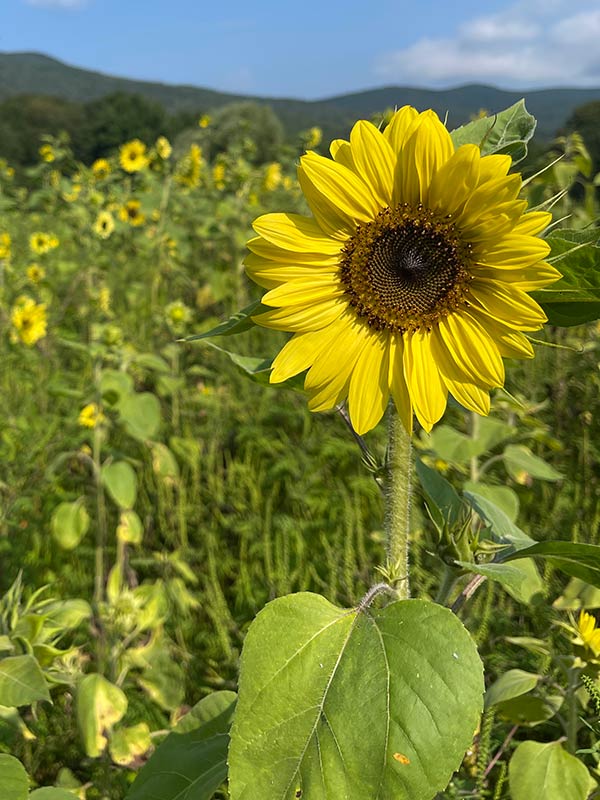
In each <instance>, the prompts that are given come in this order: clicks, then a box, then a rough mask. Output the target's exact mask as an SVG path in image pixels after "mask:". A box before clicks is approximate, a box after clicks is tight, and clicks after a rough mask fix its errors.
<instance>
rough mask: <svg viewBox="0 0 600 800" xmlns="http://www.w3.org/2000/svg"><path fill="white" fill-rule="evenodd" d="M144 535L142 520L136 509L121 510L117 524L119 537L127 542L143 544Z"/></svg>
mask: <svg viewBox="0 0 600 800" xmlns="http://www.w3.org/2000/svg"><path fill="white" fill-rule="evenodd" d="M143 535H144V526H143V525H142V520H141V519H140V518H139V517H138V515H137V514H136V513H135V511H131V510H128V511H121V515H120V517H119V524H118V525H117V538H118V539H119V541H121V542H127V544H141V543H142V537H143Z"/></svg>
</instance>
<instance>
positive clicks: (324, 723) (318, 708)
mask: <svg viewBox="0 0 600 800" xmlns="http://www.w3.org/2000/svg"><path fill="white" fill-rule="evenodd" d="M482 690H483V683H482V665H481V661H480V659H479V656H478V654H477V651H476V648H475V645H474V643H473V641H472V639H471V637H470V635H469V634H468V633H467V631H466V630H465V629H464V627H463V626H462V624H461V622H460V621H459V620H458V618H457V617H456V616H455V615H454V614H452V612H450V611H449V610H448V609H446V608H443V607H442V606H438V605H436V604H434V603H430V602H426V601H424V600H404V601H400V602H396V603H392V604H391V605H388V606H387V607H386V608H384V609H382V610H373V609H362V610H361V609H354V610H347V609H341V608H336V607H335V606H333V605H332V604H331V603H329V602H328V601H327V600H325V598H323V597H320V596H318V595H313V594H309V593H301V594H296V595H291V596H289V597H283V598H279V599H277V600H274V601H273V602H271V603H269V604H268V605H267V606H266V607H265V608H264V609H263V611H261V612H260V614H258V616H257V617H256V619H255V620H254V622H253V623H252V625H251V626H250V629H249V631H248V634H247V636H246V640H245V643H244V648H243V652H242V660H241V674H240V691H239V699H238V706H237V709H236V713H235V718H234V723H233V727H232V732H231V745H230V748H229V776H230V795H231V800H275V798H277V799H278V800H292V798H294V797H295V796H296V794H295V792H296V790H297V789H299V788H300V789H302V791H303V794H304V796H305V797H307V798H310V800H326V798H332V797H335V798H344V797H351V798H352V800H373V799H374V798H375V797H380V798H383V797H386V798H387V797H389V798H391V797H393V798H394V799H395V800H408V799H410V800H431V798H432V797H433V795H435V793H436V791H438V790H441V789H443V788H444V787H445V786H446V785H447V783H448V781H449V780H450V777H451V775H452V773H453V772H454V770H455V769H457V768H458V766H459V764H460V762H461V760H462V757H463V755H464V752H465V750H466V748H467V747H468V746H469V744H470V742H471V741H472V738H473V730H474V728H475V726H476V724H477V720H478V718H479V713H480V711H481V705H482V703H481V700H482Z"/></svg>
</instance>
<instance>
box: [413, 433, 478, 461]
mask: <svg viewBox="0 0 600 800" xmlns="http://www.w3.org/2000/svg"><path fill="white" fill-rule="evenodd" d="M424 444H425V446H426V447H427V449H428V450H433V452H434V453H435V454H436V455H437V456H438V457H439V458H441V459H442V461H448V462H450V463H451V464H458V465H461V464H466V463H467V462H468V461H470V459H471V456H472V455H473V448H474V441H473V439H471V438H470V437H469V436H465V434H464V433H461V432H460V431H457V430H456V429H455V428H452V427H451V426H450V425H438V426H437V427H436V428H434V429H433V431H432V432H431V433H430V434H429V435H428V436H427V437H424Z"/></svg>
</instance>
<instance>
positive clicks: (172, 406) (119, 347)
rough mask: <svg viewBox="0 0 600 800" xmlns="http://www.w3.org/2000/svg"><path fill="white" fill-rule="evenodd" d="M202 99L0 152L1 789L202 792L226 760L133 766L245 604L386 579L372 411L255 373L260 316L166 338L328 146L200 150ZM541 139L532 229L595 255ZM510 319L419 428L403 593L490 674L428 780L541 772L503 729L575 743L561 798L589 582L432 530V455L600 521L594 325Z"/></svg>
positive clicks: (500, 508)
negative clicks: (482, 409) (105, 133)
mask: <svg viewBox="0 0 600 800" xmlns="http://www.w3.org/2000/svg"><path fill="white" fill-rule="evenodd" d="M211 125H212V121H211V120H210V118H208V117H205V118H202V119H201V120H200V123H199V125H198V128H197V131H196V132H195V134H194V136H193V137H191V138H190V137H188V140H182V141H180V142H179V144H177V143H175V146H174V147H172V145H171V143H170V142H169V141H168V140H167V139H166V138H164V137H160V138H159V139H158V140H157V141H155V142H141V141H139V140H133V141H129V142H124V143H123V146H122V147H121V149H120V151H118V152H115V153H114V154H113V155H112V156H110V157H107V158H101V159H97V160H96V161H95V162H93V163H92V164H90V165H84V164H82V163H78V162H76V161H75V160H74V158H73V156H72V153H71V151H70V149H69V145H68V142H66V141H65V140H64V139H62V138H60V137H58V138H51V137H46V138H45V139H44V140H43V141H42V142H41V143H40V150H39V161H38V163H37V164H36V165H35V166H33V167H28V168H26V169H21V170H17V171H16V172H15V169H14V168H13V167H12V166H11V165H10V164H7V163H1V164H0V409H1V414H0V798H3V799H4V798H5V797H6V798H10V800H13V798H15V800H24V798H26V797H31V798H32V799H33V800H36V798H37V800H72V798H73V796H75V797H79V798H81V800H86V799H87V800H100V798H106V799H107V800H108V798H111V799H112V798H114V799H115V800H117V799H118V798H124V797H125V796H126V795H127V793H128V792H131V797H132V800H142V798H144V797H148V798H157V800H167V799H168V798H173V800H174V798H175V797H178V798H180V800H194V799H195V798H196V800H202V798H210V797H212V796H214V797H216V798H226V797H228V794H227V790H226V786H225V783H224V781H223V780H221V782H222V783H223V785H222V786H221V787H220V788H216V789H206V788H202V787H203V786H204V784H201V785H198V786H196V788H195V789H194V788H193V786H192V785H191V783H190V784H189V786H188V783H189V782H188V783H186V782H184V784H183V785H184V787H187V788H185V789H184V788H181V789H180V790H177V791H178V792H179V793H177V792H176V791H175V790H173V792H172V793H171V794H169V793H168V791H167V790H166V789H165V790H163V793H160V792H159V791H158V790H156V793H148V794H146V793H144V790H143V786H142V785H141V784H140V783H139V782H138V784H137V786H138V787H141V788H137V789H136V784H134V781H135V779H136V776H137V775H138V774H139V773H140V770H142V769H143V768H144V765H145V764H146V763H147V762H148V763H149V764H151V763H152V762H151V761H150V762H149V759H150V758H151V756H152V754H153V753H154V752H155V751H156V748H157V747H159V746H160V744H161V743H162V742H163V741H164V740H165V739H166V737H167V736H168V734H169V733H170V732H171V731H172V730H173V729H174V728H175V727H176V726H178V725H179V728H178V729H179V730H180V731H183V732H184V733H186V732H189V731H191V730H193V728H194V725H193V717H194V711H191V710H192V709H194V707H196V706H197V704H198V703H199V702H200V701H201V700H202V699H203V698H205V697H207V696H208V695H210V694H211V693H213V692H215V691H216V690H217V691H222V690H226V691H230V692H233V691H235V690H236V688H237V682H238V667H239V658H240V653H241V649H242V644H243V642H244V637H245V634H246V632H247V630H248V627H249V625H250V623H251V622H252V620H253V618H254V617H255V616H256V615H257V613H258V612H259V611H260V610H261V609H262V608H263V607H264V606H265V604H267V603H268V602H269V601H270V600H273V599H274V598H277V597H280V596H282V595H286V594H291V593H294V592H316V593H318V594H321V595H323V596H324V597H325V598H327V599H328V600H329V601H331V602H332V603H334V604H337V605H339V606H341V607H347V608H351V607H355V606H356V605H357V604H358V603H359V602H360V601H361V598H362V597H363V596H364V594H365V592H366V591H367V590H368V588H369V587H370V586H372V585H373V584H374V583H377V582H378V581H380V580H382V576H381V574H380V572H378V569H377V567H378V565H381V564H382V563H383V562H384V560H385V540H384V532H383V513H384V503H383V497H382V492H381V487H380V483H381V480H380V477H381V475H380V472H381V470H380V465H381V464H382V463H383V460H384V457H385V448H386V431H385V426H384V425H383V424H381V425H379V426H378V428H377V429H376V430H375V431H373V432H370V433H368V434H367V435H366V437H365V438H364V439H361V438H360V437H357V436H356V435H354V434H353V432H352V430H351V429H350V427H349V426H348V424H347V421H346V419H345V417H344V412H343V409H341V410H340V412H339V413H338V412H331V413H323V414H312V413H311V412H309V411H308V410H307V407H306V398H305V396H304V394H303V391H302V381H301V380H298V381H290V382H288V383H289V385H286V386H284V387H278V386H270V385H269V363H270V359H271V358H272V357H273V356H274V355H275V353H276V352H277V351H278V350H279V349H280V347H281V345H282V344H283V342H284V341H285V340H286V336H285V334H283V333H279V332H275V331H268V330H265V329H262V328H258V327H252V328H250V329H248V330H246V331H244V332H243V333H240V334H239V335H237V336H235V337H209V338H198V339H191V338H190V337H194V336H199V335H200V334H203V333H205V332H207V331H210V330H211V329H213V328H214V327H215V326H217V325H218V324H219V323H220V322H222V321H223V320H226V319H227V318H229V317H230V316H231V315H232V314H234V313H235V312H237V311H238V310H239V309H241V308H244V307H246V306H248V305H249V304H251V303H252V302H254V301H256V300H258V299H259V298H260V294H261V291H260V288H259V287H257V286H255V285H254V284H252V283H251V282H250V281H248V279H247V278H246V276H245V273H244V267H243V263H242V261H243V258H244V256H245V255H246V253H247V250H246V241H247V240H248V239H249V238H250V236H251V235H252V229H251V223H252V221H253V220H254V219H255V218H256V217H258V216H259V215H260V214H263V213H265V212H269V211H290V212H301V213H306V211H307V207H306V205H305V201H304V198H303V196H302V194H301V192H300V189H299V187H298V184H297V181H296V165H297V161H298V157H299V155H300V154H301V153H302V152H303V151H304V149H317V150H320V151H321V152H323V153H325V152H327V148H326V144H325V143H321V142H320V132H319V130H318V129H313V130H310V131H308V132H307V133H306V134H305V135H304V136H303V137H302V139H301V140H299V141H298V142H297V144H296V145H290V144H288V145H285V146H282V147H280V150H279V153H278V154H277V157H276V159H275V160H270V161H267V162H264V161H263V160H262V159H261V158H260V157H259V156H257V150H259V143H258V144H257V143H256V142H254V141H252V140H251V139H246V140H241V141H240V140H237V141H236V142H235V143H234V144H232V145H231V146H230V147H228V148H224V149H222V150H221V151H220V152H219V153H218V154H216V155H215V154H214V153H211V150H210V147H209V144H208V143H209V139H210V136H211ZM554 150H555V152H554V151H553V152H552V153H546V154H545V155H544V164H546V163H548V162H550V161H552V160H553V159H554V158H556V157H558V156H559V155H562V159H561V160H560V161H558V162H557V163H555V164H553V166H551V167H550V168H549V169H547V170H545V171H543V172H542V173H540V174H538V169H540V168H541V166H542V164H536V163H530V162H525V164H526V167H525V174H526V175H527V174H528V175H529V176H530V181H529V183H528V184H527V185H526V187H525V190H524V191H525V193H526V196H527V199H528V200H529V204H530V206H531V207H537V206H538V205H539V204H541V203H544V202H548V201H549V202H550V203H551V205H552V213H553V217H554V220H555V223H556V227H555V228H554V230H553V234H554V240H553V252H552V255H553V256H554V255H556V254H559V255H560V254H564V253H565V252H566V251H569V250H572V249H577V248H580V250H579V251H578V252H577V253H576V254H575V253H573V255H572V256H571V258H573V259H579V261H578V263H579V264H582V265H583V268H584V269H585V270H588V273H589V274H591V273H592V272H594V270H596V271H597V270H598V269H599V265H600V261H599V260H598V254H599V253H600V248H599V247H598V236H597V235H596V237H595V238H594V236H590V235H589V233H590V230H591V226H593V222H594V220H595V219H596V218H597V217H598V201H597V190H596V187H597V186H598V184H599V183H600V181H598V179H596V180H595V181H594V174H593V173H594V170H593V167H592V162H591V159H590V157H589V155H588V154H587V151H586V149H585V145H584V143H583V142H582V140H581V139H580V137H578V136H577V135H576V134H573V135H571V136H570V137H569V138H568V139H563V140H560V141H557V142H556V143H555V145H554ZM209 153H211V155H210V157H209ZM567 229H568V233H567V232H566V233H564V235H563V236H562V237H561V230H564V231H567ZM577 231H579V232H584V233H585V236H584V237H583V238H581V239H578V238H577V235H576V232H577ZM574 232H575V233H574ZM596 234H598V231H597V229H596ZM567 261H568V259H567ZM557 267H558V268H559V269H560V268H561V266H560V264H557ZM592 285H595V284H593V282H592ZM554 321H556V320H554ZM533 337H534V338H535V340H536V345H535V347H536V357H535V359H534V360H532V361H518V362H517V361H507V362H506V363H507V380H506V387H505V389H504V390H502V389H499V390H497V391H496V392H495V393H494V394H493V398H492V411H491V413H490V416H489V417H485V418H480V417H478V416H477V415H475V414H473V413H471V412H467V411H464V410H463V409H461V408H460V407H459V406H458V405H457V404H454V405H451V406H450V407H449V409H448V411H447V413H446V415H445V417H444V419H443V420H442V422H440V423H439V424H438V425H436V426H435V427H434V429H433V431H432V433H431V434H429V435H428V434H425V433H424V432H422V431H421V432H418V433H417V434H416V436H415V450H416V455H417V457H418V470H419V475H420V477H421V486H422V487H423V488H419V486H417V489H416V495H415V500H414V503H413V507H412V530H413V544H412V550H411V557H410V558H411V575H412V579H411V583H412V587H413V595H414V596H416V597H422V598H425V599H433V600H436V599H437V601H438V602H440V603H442V604H448V605H452V604H453V603H454V604H455V609H456V611H457V613H458V614H459V616H460V618H461V620H462V622H463V623H464V625H465V626H466V628H467V629H468V630H469V632H470V633H471V635H472V637H473V638H474V640H475V642H476V643H477V645H478V647H479V653H480V655H481V657H482V659H483V662H484V664H485V673H486V685H487V686H488V692H487V694H486V705H485V711H484V713H483V716H482V718H481V723H480V725H479V727H478V729H477V730H476V731H475V732H474V733H475V736H474V739H473V744H472V747H471V748H470V749H469V751H468V752H467V755H466V757H465V759H464V761H463V763H462V766H461V767H460V769H459V770H458V772H457V773H456V774H455V775H454V777H453V778H452V781H451V783H450V785H449V787H448V788H447V789H445V790H444V791H443V792H442V793H440V794H439V795H438V796H439V797H440V798H442V797H443V798H458V797H469V798H476V799H477V800H483V798H494V800H508V798H514V800H522V799H524V798H534V797H537V796H538V795H535V794H531V793H530V794H527V791H528V789H527V779H526V778H525V777H523V775H524V773H525V772H526V771H527V764H528V763H529V760H530V759H531V758H532V756H531V754H528V753H527V752H526V751H524V750H523V749H521V750H519V748H520V747H522V745H523V744H524V743H525V744H526V746H529V745H531V743H548V746H552V747H553V746H554V744H555V743H556V742H560V743H561V745H560V747H561V754H562V755H561V757H562V756H564V758H567V757H569V758H571V757H574V756H575V754H577V764H578V768H579V767H581V769H582V770H583V772H584V773H585V775H583V773H581V772H579V771H577V769H575V768H574V767H572V765H569V764H567V765H566V766H565V765H564V764H562V762H561V764H562V766H561V767H560V769H563V768H564V769H565V770H567V772H569V770H571V771H572V775H573V777H572V784H573V786H574V787H575V788H572V787H571V783H569V786H568V787H567V789H565V790H564V791H565V793H564V795H563V796H564V798H565V800H571V799H573V800H578V798H581V800H585V798H586V797H588V796H595V795H592V794H591V793H592V792H593V790H594V787H595V785H596V781H600V744H599V740H600V722H599V712H600V686H597V685H596V679H597V677H598V675H599V674H600V633H598V632H597V630H596V628H595V626H594V621H593V618H592V617H587V616H584V615H580V612H581V610H587V611H592V612H593V609H595V608H598V607H600V589H598V588H596V587H595V586H594V580H592V578H591V577H590V579H589V581H584V580H581V578H577V577H569V575H565V573H564V572H561V571H560V570H558V569H557V568H556V565H555V564H554V563H553V562H552V560H543V561H542V560H537V561H535V562H534V561H533V560H532V559H528V560H527V561H522V562H515V563H518V564H526V566H523V567H520V568H519V569H517V568H516V567H515V573H514V574H513V573H511V575H509V576H508V577H507V576H506V575H504V576H501V577H500V579H498V580H497V579H495V577H494V575H493V574H492V573H491V572H488V574H487V576H486V577H488V578H489V580H486V581H485V582H484V583H481V585H479V584H477V585H473V583H472V578H473V574H475V573H477V572H478V571H477V570H476V569H474V568H472V569H469V568H466V567H465V568H464V570H463V571H460V570H459V571H458V572H457V571H456V567H455V565H456V561H461V562H468V561H470V560H471V559H470V558H469V556H470V552H469V553H468V552H467V550H468V549H469V548H471V547H472V538H470V537H464V538H463V539H460V538H457V537H456V536H454V535H452V536H449V535H448V531H447V526H444V524H443V522H444V520H443V519H442V520H441V521H440V519H439V518H436V510H435V509H436V504H435V498H432V496H431V495H432V494H434V495H435V490H434V489H433V488H432V487H433V486H434V484H435V486H438V488H439V484H436V483H435V480H436V479H435V478H434V477H433V476H434V475H436V476H442V478H443V479H444V484H443V485H444V486H446V487H448V486H452V487H454V489H455V490H456V491H457V492H463V491H464V492H471V493H472V494H473V495H474V496H475V497H477V498H479V502H480V512H481V513H480V517H481V519H483V520H484V522H485V525H486V526H487V527H488V528H494V526H501V525H505V526H508V527H509V528H510V530H511V531H512V532H514V530H520V531H525V532H526V533H527V535H529V536H531V537H532V538H533V539H535V540H536V541H539V542H546V541H569V542H575V543H589V544H594V545H598V544H600V506H599V498H600V467H599V459H600V452H599V451H600V445H599V443H600V392H599V389H600V375H599V373H598V368H599V363H600V329H599V328H598V326H597V323H595V322H592V323H589V324H586V325H577V326H571V327H558V322H557V325H556V326H554V325H548V326H547V327H546V328H545V329H544V330H543V332H541V333H538V334H533ZM486 502H488V503H489V506H487V507H486V506H485V503H486ZM486 509H487V510H486ZM469 525H470V526H471V531H472V530H474V527H473V526H475V525H476V523H475V520H474V519H473V518H472V517H470V518H469ZM517 526H518V528H517ZM467 540H468V542H469V543H468V544H467V543H466V542H467ZM465 548H466V549H465ZM589 569H590V570H591V571H590V573H589V574H590V576H591V575H592V571H594V570H595V569H596V568H595V567H593V566H590V567H589ZM480 572H481V573H482V574H483V575H485V574H486V573H485V567H483V568H482V570H481V571H480ZM575 574H578V573H571V576H572V575H575ZM594 574H595V573H594ZM511 576H512V577H511ZM384 579H385V576H384ZM470 581H471V583H470ZM467 585H470V586H472V585H473V594H472V596H467V594H461V592H462V591H463V590H464V589H465V587H466V586H467ZM475 590H476V591H475ZM588 684H589V685H588ZM586 686H587V689H586ZM489 687H492V691H490V689H489ZM190 711H191V714H188V716H187V717H186V716H185V715H186V714H187V713H188V712H190ZM182 718H183V722H182V721H181V720H182ZM198 719H201V715H198ZM190 720H192V721H190ZM182 726H183V727H182ZM363 735H365V736H366V735H367V732H366V731H364V732H363ZM156 752H160V751H156ZM553 752H554V751H553ZM515 753H516V755H515V756H514V758H513V754H515ZM396 755H397V756H398V759H397V760H398V761H400V762H401V756H402V754H396ZM199 758H200V756H199ZM511 759H512V760H511ZM565 763H566V762H565ZM509 764H510V768H509ZM554 768H555V767H554V766H553V769H554ZM557 768H558V767H557ZM190 769H191V771H190V773H189V774H190V775H191V774H192V772H193V768H190ZM181 771H182V772H185V770H183V769H182V770H181ZM509 772H510V773H511V774H510V776H509ZM142 774H143V773H142ZM185 774H186V775H187V774H188V773H185ZM569 775H571V773H570V772H569ZM582 775H583V776H582ZM509 777H510V780H509ZM569 780H571V778H569ZM217 786H218V784H217ZM50 787H54V788H53V790H51V789H50ZM194 791H197V793H196V794H194ZM202 792H204V793H202ZM214 792H216V793H214ZM569 792H570V793H569ZM213 793H214V794H213ZM297 796H300V795H297ZM317 796H318V797H320V795H315V797H317ZM539 796H541V795H539ZM305 797H306V798H307V800H311V796H310V792H307V793H306V794H305ZM361 797H362V795H361ZM382 797H383V796H382ZM547 797H549V798H554V797H555V795H553V794H552V793H551V792H549V793H548V794H547ZM265 800H269V799H268V798H266V799H265ZM340 800H341V798H340ZM384 800H391V798H387V797H385V798H384Z"/></svg>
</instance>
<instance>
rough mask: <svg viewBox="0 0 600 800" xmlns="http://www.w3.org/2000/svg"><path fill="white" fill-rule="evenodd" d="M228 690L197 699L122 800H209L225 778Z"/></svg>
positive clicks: (230, 698)
mask: <svg viewBox="0 0 600 800" xmlns="http://www.w3.org/2000/svg"><path fill="white" fill-rule="evenodd" d="M235 701H236V695H235V693H234V692H215V693H214V694H211V695H208V697H205V698H204V699H203V700H200V702H199V703H197V704H196V705H195V706H194V708H193V709H192V710H191V711H190V712H189V713H188V714H186V715H185V717H183V719H182V720H181V721H180V723H179V725H178V726H177V728H176V729H175V731H174V732H173V733H171V734H170V735H169V736H168V737H167V738H166V739H165V741H164V742H163V743H162V744H161V745H160V746H159V747H158V748H157V750H156V752H155V753H154V754H153V755H152V757H151V758H150V759H149V761H148V763H147V764H146V765H145V766H144V767H143V769H142V770H141V771H140V773H139V775H138V776H137V778H136V779H135V781H134V783H133V786H132V787H131V789H130V790H129V792H128V794H127V798H126V800H147V799H148V798H150V797H152V798H154V800H211V798H212V796H213V794H214V792H215V791H216V790H217V789H218V788H219V786H220V785H221V784H222V783H223V782H224V781H225V779H226V778H227V748H228V746H229V729H230V727H231V721H232V718H233V712H234V709H235Z"/></svg>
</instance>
